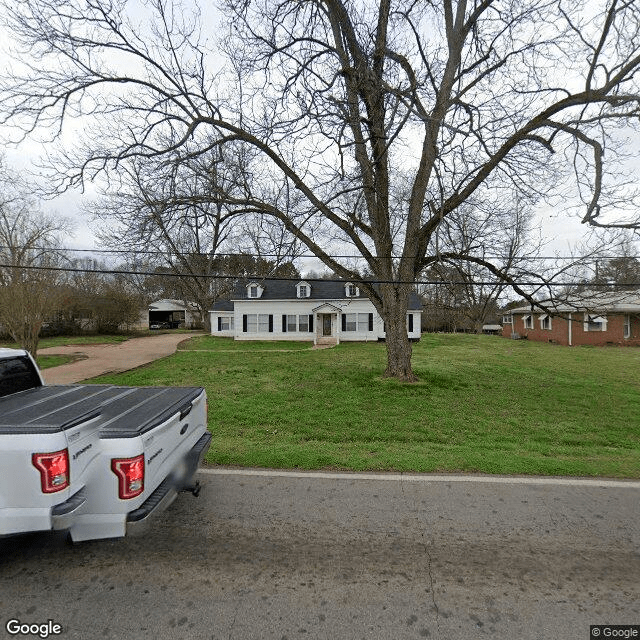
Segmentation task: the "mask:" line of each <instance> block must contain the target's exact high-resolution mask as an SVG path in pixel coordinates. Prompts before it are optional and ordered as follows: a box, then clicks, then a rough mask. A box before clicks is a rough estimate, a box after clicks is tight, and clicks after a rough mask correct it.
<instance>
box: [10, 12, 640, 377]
mask: <svg viewBox="0 0 640 640" xmlns="http://www.w3.org/2000/svg"><path fill="white" fill-rule="evenodd" d="M638 4H639V3H638V2H637V1H635V0H629V1H627V2H619V1H618V0H597V1H596V0H594V1H589V2H581V1H580V0H546V1H543V2H540V1H539V0H458V1H455V0H439V1H435V2H409V3H407V2H405V1H402V2H400V1H399V0H396V1H392V0H380V1H379V2H378V3H374V2H372V1H367V0H361V1H356V2H349V3H347V2H344V1H343V0H309V1H307V2H291V1H290V0H281V1H277V0H275V1H274V2H253V1H252V0H242V1H240V0H226V2H225V4H224V9H225V12H226V15H227V17H228V18H229V31H228V34H229V35H228V37H227V39H226V42H225V51H226V53H227V54H228V61H229V64H228V69H230V70H232V71H233V72H232V73H229V75H228V77H227V80H228V81H227V82H225V77H224V71H221V72H220V73H219V74H218V75H217V76H214V73H213V71H212V70H213V69H214V67H215V65H216V59H215V57H214V56H212V55H210V50H209V49H208V43H207V41H206V40H205V38H204V37H203V36H202V29H203V28H204V26H205V25H204V22H203V23H200V21H199V19H198V18H199V16H198V14H195V16H193V17H189V16H188V14H187V13H186V12H185V10H184V7H183V6H181V5H177V4H176V5H174V4H173V3H172V2H171V0H150V1H149V2H148V3H145V5H144V9H143V10H142V12H141V13H139V14H136V15H135V16H133V15H132V14H131V13H127V8H128V5H127V3H126V2H125V1H124V0H122V1H120V2H111V1H107V0H22V1H21V2H20V3H9V2H7V6H6V8H5V11H6V12H7V15H8V16H9V18H8V22H9V24H10V26H11V28H12V29H13V32H14V34H15V36H16V37H17V38H18V39H19V40H20V41H21V42H22V43H23V44H25V45H26V50H25V51H24V52H23V54H22V64H26V65H28V70H27V72H26V73H25V74H23V75H22V76H21V77H17V76H16V77H13V78H12V79H11V80H10V81H9V82H8V83H5V86H4V98H3V99H2V108H3V111H4V113H5V114H6V116H5V120H4V121H5V122H9V121H10V122H12V123H13V124H14V125H15V124H20V125H21V126H22V127H23V129H24V131H25V132H30V131H32V130H33V128H34V127H37V126H40V125H49V124H54V125H55V126H57V127H64V121H65V119H66V118H69V117H70V116H73V115H76V114H81V115H84V116H86V117H87V119H86V120H85V124H86V127H87V131H88V133H89V138H88V140H89V144H88V145H86V147H85V149H84V150H83V151H81V150H79V149H78V148H77V147H76V148H74V149H73V150H72V151H71V152H70V153H68V154H67V156H66V160H67V162H66V165H61V164H60V161H58V165H57V169H58V170H61V169H62V170H63V171H62V174H61V175H62V178H61V182H60V186H61V188H66V187H68V186H69V185H74V184H78V183H82V182H84V181H85V180H87V179H90V178H94V177H95V176H96V174H98V173H100V172H103V171H106V172H108V173H109V172H113V171H116V170H117V169H118V167H119V163H120V162H122V161H123V160H124V159H126V158H129V157H133V156H138V157H146V158H149V157H155V158H162V159H163V160H164V161H166V162H181V161H184V160H185V158H187V157H191V156H193V155H194V154H198V153H199V152H204V151H209V150H212V149H215V150H224V149H227V148H233V149H235V150H237V149H243V150H244V152H245V153H246V154H247V156H249V157H250V158H251V161H250V162H249V163H247V165H246V167H245V168H244V169H243V171H242V172H240V173H239V174H238V177H237V180H235V181H234V182H232V183H230V184H229V185H227V187H226V188H225V189H224V190H223V191H220V192H218V193H217V194H216V196H215V201H216V202H218V203H223V204H224V206H226V207H227V208H228V210H230V211H233V212H234V213H235V214H237V215H254V216H256V215H260V216H264V217H266V218H269V219H273V220H276V221H278V222H279V223H280V224H281V225H282V226H283V227H284V228H285V229H286V230H287V231H288V232H289V233H290V234H292V235H293V236H294V237H295V238H297V239H298V240H299V241H301V242H303V243H304V244H305V245H306V246H307V247H308V248H309V249H310V250H311V251H312V252H313V253H314V255H316V256H317V257H318V258H320V259H321V260H322V261H323V262H324V263H325V264H326V265H327V266H328V267H329V268H330V269H331V270H332V271H334V272H335V273H337V274H338V275H340V276H341V277H344V278H347V279H351V280H358V273H359V272H363V271H364V270H365V269H363V268H362V267H361V268H360V271H358V270H356V269H354V268H353V267H352V266H351V265H350V264H349V263H347V262H344V261H342V260H340V259H337V258H335V257H334V254H335V251H334V250H333V247H335V246H338V245H337V244H336V243H342V244H343V245H344V244H347V245H348V246H349V247H351V249H352V250H353V251H355V252H356V253H357V255H358V256H360V257H361V259H362V262H364V264H365V265H366V267H365V268H366V271H367V272H369V273H371V274H373V276H374V277H375V279H376V280H377V281H378V283H379V287H378V286H377V287H374V286H372V283H371V282H369V281H361V287H362V289H363V290H364V291H365V292H366V293H367V295H369V296H370V298H371V299H372V301H373V303H374V304H375V306H376V308H377V309H378V311H379V312H380V314H381V315H382V317H383V319H384V321H385V323H386V334H387V350H388V364H387V370H386V375H388V376H394V377H397V378H400V379H405V380H413V379H414V378H415V376H414V374H413V372H412V369H411V346H410V343H409V341H408V339H407V334H406V325H405V317H406V312H407V305H408V296H409V293H410V291H411V289H412V286H413V285H412V283H413V282H414V281H415V279H416V277H417V276H418V274H420V273H421V272H422V271H423V269H424V268H425V267H427V266H429V264H432V263H433V257H434V256H433V255H432V254H431V253H430V251H431V250H432V247H433V246H434V245H433V239H434V236H435V234H436V233H437V232H438V229H439V228H440V227H441V225H442V224H443V221H446V220H447V219H448V218H449V216H451V215H452V214H453V213H455V212H456V211H457V210H458V209H459V208H460V207H461V206H463V205H465V203H467V202H469V201H470V200H471V199H474V200H475V201H482V200H483V199H485V198H489V197H490V196H491V193H492V189H494V188H495V187H496V185H499V184H507V185H510V186H512V187H513V188H515V189H516V190H517V192H518V193H519V196H520V198H522V199H523V200H524V201H526V200H527V199H530V200H531V201H535V200H536V199H537V198H541V197H546V196H548V195H552V194H553V195H556V196H561V197H562V200H563V202H566V203H567V205H566V208H569V204H576V203H580V202H582V203H583V206H584V208H583V211H582V213H581V216H582V220H583V222H585V223H588V224H592V225H603V224H618V225H623V226H633V224H636V222H637V221H629V220H627V219H625V218H624V216H623V217H622V218H618V219H616V218H615V215H616V214H621V215H622V214H623V213H624V212H623V209H622V203H623V202H624V203H627V204H629V203H632V204H633V203H636V201H634V198H636V196H637V194H636V193H633V192H631V191H630V190H629V189H628V188H627V187H625V185H624V184H623V183H622V181H621V180H619V178H620V175H621V174H620V171H619V168H620V165H619V164H618V163H617V162H616V151H617V149H618V147H617V146H616V144H615V143H612V140H613V138H612V136H613V135H614V134H616V133H617V129H618V128H619V127H622V126H631V125H637V122H638V116H639V115H640V99H639V93H640V90H639V86H638V69H639V67H640V41H639V40H638V37H637V33H638V25H639V24H640V7H639V6H638ZM605 152H606V153H605ZM605 159H606V163H605ZM455 257H456V256H450V258H451V259H454V258H455ZM457 258H458V259H460V260H464V261H465V262H466V263H474V262H475V263H476V264H479V265H481V266H482V267H483V268H484V269H486V270H487V271H488V272H489V273H491V274H492V275H493V276H494V277H496V278H497V279H503V280H505V281H507V282H510V279H509V277H508V274H505V273H504V272H503V269H502V267H501V265H500V264H495V263H494V262H492V261H490V260H487V259H486V257H483V254H482V253H480V254H478V253H477V252H476V251H475V250H473V251H470V252H469V253H468V254H461V255H459V256H457ZM541 282H543V281H541ZM519 293H520V294H521V295H522V294H524V296H525V298H531V296H532V295H533V294H532V293H531V292H528V291H520V292H519Z"/></svg>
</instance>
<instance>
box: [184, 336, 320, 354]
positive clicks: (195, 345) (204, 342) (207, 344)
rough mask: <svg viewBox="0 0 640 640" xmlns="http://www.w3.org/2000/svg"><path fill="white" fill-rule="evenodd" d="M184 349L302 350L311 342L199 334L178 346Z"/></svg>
mask: <svg viewBox="0 0 640 640" xmlns="http://www.w3.org/2000/svg"><path fill="white" fill-rule="evenodd" d="M179 348H180V349H181V350H185V351H218V352H220V351H302V350H305V349H312V348H313V342H294V341H291V340H273V341H266V340H234V339H233V338H216V337H213V336H199V337H197V338H192V339H191V340H188V341H186V342H184V343H182V344H181V345H180V347H179Z"/></svg>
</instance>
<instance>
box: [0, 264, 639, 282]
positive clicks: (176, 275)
mask: <svg viewBox="0 0 640 640" xmlns="http://www.w3.org/2000/svg"><path fill="white" fill-rule="evenodd" d="M0 269H18V270H26V271H55V272H64V273H91V274H99V275H131V276H155V277H162V278H164V277H169V278H202V279H210V280H247V281H249V280H257V281H263V280H279V281H284V282H300V281H302V280H304V281H305V282H346V281H345V279H344V278H303V277H301V276H300V277H296V278H289V277H279V276H260V275H242V276H239V275H234V274H207V273H183V272H182V273H181V272H178V273H176V272H167V273H158V272H157V271H131V270H127V269H88V268H81V267H42V266H36V265H25V266H16V265H10V264H0ZM353 281H354V282H362V283H368V284H406V285H412V286H413V285H424V286H438V285H443V286H444V285H448V286H451V285H466V286H470V285H473V286H487V287H491V286H498V285H504V286H512V285H516V286H519V287H542V288H544V287H577V286H589V287H593V288H604V287H607V288H608V287H619V288H621V287H640V282H624V283H602V284H599V283H590V282H584V281H572V282H550V281H544V280H537V281H519V280H510V281H506V280H486V281H484V280H478V281H475V280H474V281H464V280H413V281H409V280H378V279H372V278H362V279H357V278H356V279H353Z"/></svg>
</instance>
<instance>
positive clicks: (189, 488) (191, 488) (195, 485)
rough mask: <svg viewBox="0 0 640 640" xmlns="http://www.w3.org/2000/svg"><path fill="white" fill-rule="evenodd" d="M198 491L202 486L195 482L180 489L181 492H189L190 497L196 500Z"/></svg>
mask: <svg viewBox="0 0 640 640" xmlns="http://www.w3.org/2000/svg"><path fill="white" fill-rule="evenodd" d="M200 489H202V485H201V484H200V482H198V481H196V482H194V483H193V484H191V485H188V486H185V487H182V489H181V491H186V492H189V493H190V494H191V495H193V496H194V497H195V498H197V497H198V496H199V495H200Z"/></svg>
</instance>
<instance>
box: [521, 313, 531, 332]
mask: <svg viewBox="0 0 640 640" xmlns="http://www.w3.org/2000/svg"><path fill="white" fill-rule="evenodd" d="M522 321H523V322H524V328H525V329H533V316H524V317H523V318H522Z"/></svg>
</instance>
